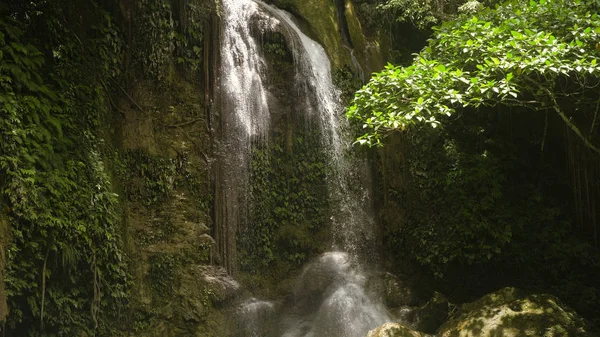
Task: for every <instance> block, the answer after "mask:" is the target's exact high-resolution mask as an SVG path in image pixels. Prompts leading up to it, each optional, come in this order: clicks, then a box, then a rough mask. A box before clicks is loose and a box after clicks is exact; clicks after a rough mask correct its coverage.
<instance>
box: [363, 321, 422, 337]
mask: <svg viewBox="0 0 600 337" xmlns="http://www.w3.org/2000/svg"><path fill="white" fill-rule="evenodd" d="M426 336H428V335H426V334H424V333H421V332H418V331H414V330H411V329H409V328H407V327H405V326H404V325H402V324H400V323H385V324H384V325H382V326H380V327H378V328H377V329H375V330H371V331H369V334H368V335H367V337H426Z"/></svg>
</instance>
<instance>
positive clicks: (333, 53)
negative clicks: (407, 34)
mask: <svg viewBox="0 0 600 337" xmlns="http://www.w3.org/2000/svg"><path fill="white" fill-rule="evenodd" d="M275 2H276V4H277V6H279V7H281V8H284V9H286V10H288V11H290V12H292V13H294V14H295V15H296V16H298V17H300V18H301V19H303V20H305V22H304V23H306V26H307V27H304V28H307V29H305V30H308V33H309V34H310V35H312V37H313V38H314V39H315V40H317V41H318V42H319V43H321V44H322V45H323V47H324V48H325V51H326V52H327V54H328V55H329V58H330V59H331V63H332V66H333V68H338V69H339V68H343V67H344V66H348V67H351V68H352V69H353V70H354V71H356V72H364V73H365V75H368V74H370V73H371V72H373V71H377V70H380V69H381V68H382V67H383V66H384V64H385V63H384V60H385V56H386V53H387V48H386V46H387V43H385V42H381V41H384V40H385V38H383V37H382V36H369V37H367V36H365V32H364V30H363V28H362V23H361V21H360V18H359V17H358V15H357V13H356V10H355V8H354V3H353V2H352V1H351V0H345V1H344V0H341V1H340V2H339V6H336V2H335V1H330V0H277V1H275ZM346 35H347V36H346ZM355 51H357V52H355ZM357 67H360V69H357Z"/></svg>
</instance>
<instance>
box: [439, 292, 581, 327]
mask: <svg viewBox="0 0 600 337" xmlns="http://www.w3.org/2000/svg"><path fill="white" fill-rule="evenodd" d="M438 336H439V337H522V336H523V337H524V336H536V337H567V336H568V337H573V336H576V337H580V336H581V337H587V336H590V337H591V335H590V334H589V333H588V332H586V329H585V322H584V320H583V319H582V318H580V317H579V316H578V315H577V314H576V313H575V312H574V311H572V310H570V309H568V308H566V307H564V306H563V305H562V304H561V303H560V301H559V300H558V299H557V298H556V297H554V296H551V295H547V294H541V295H527V294H525V293H523V292H522V291H519V290H517V289H515V288H504V289H502V290H499V291H497V292H494V293H491V294H488V295H486V296H484V297H482V298H480V299H479V300H477V301H475V302H472V303H467V304H464V305H463V306H462V307H461V310H460V313H459V314H458V315H456V316H455V318H453V319H451V320H449V321H448V322H446V323H445V324H444V325H443V326H442V327H441V328H440V331H439V334H438Z"/></svg>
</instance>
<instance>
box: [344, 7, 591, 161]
mask: <svg viewBox="0 0 600 337" xmlns="http://www.w3.org/2000/svg"><path fill="white" fill-rule="evenodd" d="M596 12H597V8H596V5H595V4H593V3H591V2H586V1H567V0H540V1H539V2H536V1H530V2H528V3H524V2H518V1H513V2H509V3H507V4H504V5H503V6H500V7H498V8H497V9H494V10H492V9H486V10H485V11H483V12H481V13H480V16H472V17H468V16H462V17H460V18H459V19H458V20H456V21H452V22H448V23H445V24H444V25H442V26H441V27H439V28H435V37H434V38H433V39H431V40H430V41H429V45H428V46H427V47H426V48H424V49H423V50H422V51H421V52H420V53H419V54H418V55H416V57H415V59H414V62H413V64H412V65H411V66H409V67H398V66H394V65H391V64H388V66H387V67H386V68H385V69H384V70H383V71H382V72H380V73H378V74H376V75H375V76H374V77H373V78H372V79H371V81H370V82H369V83H368V84H367V85H366V86H365V87H363V88H362V89H361V90H359V91H358V92H357V93H356V95H355V98H354V101H353V105H352V106H351V107H350V108H349V109H348V111H347V117H348V118H350V119H354V120H357V121H359V122H361V123H362V125H363V128H364V129H365V130H366V133H365V134H364V135H363V136H361V137H360V138H359V139H358V141H357V142H358V143H361V144H368V145H381V139H382V137H383V135H384V133H385V132H384V131H385V130H406V129H407V128H408V127H410V126H414V125H417V124H429V125H431V126H432V127H437V126H439V125H440V123H441V120H442V119H441V118H442V116H451V115H452V114H454V113H455V112H456V109H458V108H464V107H468V106H472V107H475V108H480V107H483V106H495V105H498V104H502V105H507V106H521V107H526V108H529V109H533V110H553V111H555V112H556V113H557V114H558V115H559V116H560V117H561V118H562V119H563V121H564V122H565V123H566V125H567V126H568V127H569V128H570V129H571V130H573V132H574V133H575V134H576V135H577V136H578V137H579V138H581V139H582V141H583V142H584V144H586V146H587V147H589V148H590V149H592V150H593V151H595V152H599V151H598V148H597V147H596V146H595V145H594V144H593V143H592V142H591V140H590V139H589V138H587V137H586V136H585V135H583V133H582V132H581V131H580V130H579V129H578V127H577V126H576V125H575V124H574V123H573V122H572V121H571V119H570V118H569V117H568V116H567V114H566V111H564V109H563V108H562V107H561V105H560V104H559V101H558V100H557V99H556V98H557V97H565V98H567V99H568V100H569V105H572V106H576V107H579V106H587V105H590V104H593V103H596V102H597V99H598V97H596V96H597V94H593V89H594V88H595V87H596V86H597V85H598V84H599V83H600V64H598V62H597V59H598V58H599V56H600V52H599V51H600V45H598V42H597V41H598V40H599V37H600V18H599V16H598V14H596ZM592 13H593V14H592ZM559 84H560V86H559Z"/></svg>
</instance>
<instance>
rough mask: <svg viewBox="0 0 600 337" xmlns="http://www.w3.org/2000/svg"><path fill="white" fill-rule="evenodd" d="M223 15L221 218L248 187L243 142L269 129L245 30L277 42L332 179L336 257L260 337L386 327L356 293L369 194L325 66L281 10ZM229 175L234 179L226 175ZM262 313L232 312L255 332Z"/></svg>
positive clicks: (247, 8)
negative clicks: (283, 45)
mask: <svg viewBox="0 0 600 337" xmlns="http://www.w3.org/2000/svg"><path fill="white" fill-rule="evenodd" d="M223 9H224V11H223V13H224V18H223V21H224V27H223V34H222V39H223V43H222V46H223V47H222V48H223V49H222V50H221V56H222V59H223V61H222V68H221V73H222V74H223V75H222V76H223V79H222V87H223V89H222V90H223V101H224V102H223V105H224V110H223V109H222V110H223V111H230V112H234V114H232V115H231V117H223V120H224V124H225V125H224V129H226V131H227V132H225V137H226V140H227V142H226V143H227V144H226V151H227V153H228V158H229V159H226V160H225V161H224V162H225V163H226V165H228V166H230V167H231V168H230V169H229V172H230V173H229V176H231V175H233V176H235V178H232V179H231V180H227V179H223V181H224V185H225V186H224V187H225V192H224V193H225V196H224V198H225V200H224V202H225V203H226V207H225V210H226V211H225V213H226V214H224V215H225V216H226V218H228V219H230V220H231V219H236V217H239V214H240V213H241V210H240V209H239V208H238V207H239V205H240V202H243V201H245V200H244V198H241V197H240V196H241V195H243V193H244V189H245V188H246V187H247V179H248V172H247V165H248V161H249V159H248V158H249V147H250V144H251V143H252V142H251V137H253V136H259V137H263V138H264V137H266V135H267V133H268V128H269V120H270V116H269V103H268V102H269V100H268V97H269V92H268V90H266V87H265V85H264V83H265V82H266V81H265V79H264V78H263V76H264V75H265V70H264V69H265V64H264V61H263V58H262V57H261V54H260V48H259V45H258V44H257V39H255V37H253V35H252V32H253V29H256V28H258V29H262V30H273V31H275V30H276V31H277V32H280V33H281V34H282V35H284V36H285V38H286V42H287V43H288V45H289V46H290V49H291V50H292V53H293V56H294V61H295V64H296V74H297V76H296V79H295V81H296V87H298V88H302V90H303V91H304V92H303V93H302V95H301V96H305V97H306V100H307V104H306V105H307V109H306V110H307V111H308V113H309V114H311V116H312V117H314V118H316V119H317V120H318V121H319V125H320V131H321V135H322V139H323V142H324V144H323V145H324V147H325V148H326V149H327V151H328V153H329V157H330V160H331V166H332V167H333V169H334V173H333V174H332V175H331V176H330V177H329V183H328V185H329V190H330V194H331V199H332V201H333V204H334V205H335V209H334V210H332V218H331V219H332V233H333V243H332V249H333V250H335V252H329V253H326V254H324V255H322V256H321V257H319V258H318V259H317V260H315V261H314V262H312V263H310V264H309V265H308V266H307V267H306V268H305V269H304V271H303V273H302V275H301V276H300V278H299V279H298V281H297V285H296V287H295V290H294V294H293V299H292V300H291V301H288V302H286V304H285V305H284V308H283V309H282V310H281V314H280V318H279V323H278V324H277V329H275V331H274V332H270V333H269V334H268V336H283V337H359V336H360V337H362V336H365V335H366V333H367V331H369V330H370V329H373V328H375V327H376V326H378V325H380V324H382V323H384V322H386V321H389V317H388V315H387V313H386V310H385V308H384V307H383V305H381V304H380V303H379V302H378V301H376V300H374V299H373V298H372V297H371V296H370V295H369V294H368V292H367V291H366V290H365V283H366V277H365V274H364V270H363V268H362V267H361V261H363V262H364V260H368V258H369V253H370V250H369V248H370V247H372V241H373V240H372V239H373V238H374V235H373V232H374V231H373V225H374V220H373V218H372V216H371V214H372V212H371V205H370V202H369V200H370V198H369V195H368V193H369V190H370V189H369V188H367V187H365V186H366V185H368V184H366V183H365V182H368V179H367V178H366V177H368V175H367V174H366V171H367V170H366V168H367V166H366V163H365V162H363V161H360V160H357V159H349V158H351V157H352V156H348V155H347V152H348V150H349V145H350V144H351V142H350V141H349V140H348V139H347V138H346V137H345V136H344V130H345V128H346V127H347V122H346V121H345V119H344V118H343V117H342V113H343V109H342V107H341V105H340V100H339V91H338V90H337V89H336V88H335V86H334V85H333V83H332V78H331V67H330V61H329V58H328V57H327V54H326V53H325V50H324V49H323V47H321V46H320V45H319V44H318V43H317V42H315V41H314V40H312V39H310V38H309V37H308V36H307V35H306V34H304V33H303V32H302V31H301V29H300V28H299V27H298V25H297V24H296V22H295V21H294V19H293V18H292V16H291V15H290V14H289V13H287V12H285V11H283V10H281V9H278V8H276V7H274V6H271V5H267V4H265V3H262V2H260V1H252V0H223ZM234 167H238V168H239V167H241V169H237V170H238V171H235V170H236V169H235V168H234ZM231 170H234V171H233V172H232V171H231ZM244 170H246V171H244ZM242 171H244V172H242ZM222 188H223V187H222ZM228 193H229V194H228ZM228 212H233V213H232V214H229V213H228ZM228 215H229V216H228ZM238 221H239V220H238ZM233 222H235V221H233ZM225 225H226V226H231V224H225ZM235 225H237V222H236V223H235ZM227 228H228V230H231V229H230V227H227ZM223 240H226V238H223ZM231 254H233V253H229V254H228V256H231ZM269 303H270V302H265V301H257V300H252V301H250V302H247V303H245V304H243V305H242V306H241V308H240V311H241V312H242V313H247V315H246V318H245V319H243V320H242V321H243V322H254V321H256V320H252V319H251V318H250V319H249V317H251V316H252V315H258V314H257V312H260V313H261V314H260V315H262V314H264V313H269V312H271V311H270V310H271V309H270V308H272V306H271V305H270V304H269ZM259 304H260V305H259ZM259 309H260V310H259ZM261 317H262V316H261ZM245 329H246V330H245V335H246V336H257V335H259V333H257V331H266V330H265V329H264V327H260V326H254V325H248V327H246V328H245ZM242 335H244V334H243V333H242ZM261 336H262V335H261Z"/></svg>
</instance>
